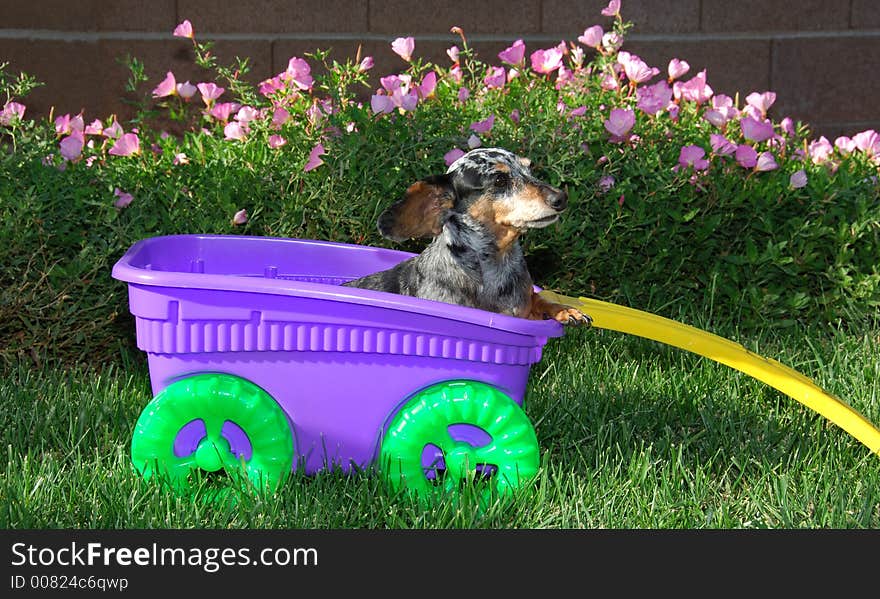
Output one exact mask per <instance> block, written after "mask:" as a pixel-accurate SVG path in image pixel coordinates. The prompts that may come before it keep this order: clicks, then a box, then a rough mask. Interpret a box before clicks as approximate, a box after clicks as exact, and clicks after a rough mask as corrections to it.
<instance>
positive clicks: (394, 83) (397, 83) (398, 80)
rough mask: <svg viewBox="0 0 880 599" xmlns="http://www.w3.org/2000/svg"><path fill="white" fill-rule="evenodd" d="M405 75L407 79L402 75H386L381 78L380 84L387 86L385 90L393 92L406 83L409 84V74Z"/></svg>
mask: <svg viewBox="0 0 880 599" xmlns="http://www.w3.org/2000/svg"><path fill="white" fill-rule="evenodd" d="M405 77H406V79H404V78H402V77H401V76H400V75H386V76H385V77H381V78H380V79H379V84H380V85H381V86H382V87H383V88H385V91H388V92H393V91H394V90H396V89H397V88H399V87H402V86H403V85H404V83H406V84H409V75H405Z"/></svg>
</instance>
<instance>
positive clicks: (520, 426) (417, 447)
mask: <svg viewBox="0 0 880 599" xmlns="http://www.w3.org/2000/svg"><path fill="white" fill-rule="evenodd" d="M380 459H381V465H382V471H383V473H384V475H385V477H386V478H387V480H388V481H389V482H390V484H391V486H392V487H393V488H394V489H395V490H399V489H401V488H404V487H405V488H407V489H410V490H412V491H415V492H416V493H418V494H420V495H422V496H426V495H427V494H429V493H430V492H431V490H432V489H434V488H436V487H438V486H442V487H443V488H445V489H446V490H454V489H457V488H459V487H460V486H461V484H462V483H468V482H474V481H477V480H484V481H486V482H488V483H489V484H490V485H491V486H493V487H494V488H495V490H497V491H498V493H499V494H506V493H509V492H510V491H512V490H514V489H516V488H518V487H520V486H522V485H523V484H525V483H526V482H528V481H530V480H532V478H533V477H534V476H535V475H536V474H537V472H538V467H539V465H540V449H539V447H538V440H537V437H536V436H535V431H534V428H533V427H532V424H531V422H530V421H529V419H528V417H527V416H526V414H525V412H523V410H522V408H520V407H519V406H518V405H517V404H516V402H514V401H513V400H512V399H511V398H510V397H508V396H507V395H505V394H504V393H502V392H501V391H499V390H498V389H496V388H495V387H492V386H490V385H487V384H485V383H480V382H477V381H448V382H444V383H439V384H436V385H433V386H431V387H428V388H427V389H424V390H423V391H421V392H419V393H417V394H416V395H415V396H414V397H413V398H412V399H410V400H409V401H408V402H407V403H406V404H405V405H404V406H403V407H402V408H401V409H400V411H399V412H398V413H397V414H396V415H395V417H394V418H393V420H392V421H391V424H390V425H389V427H388V430H387V432H386V434H385V437H384V439H383V441H382V445H381V451H380Z"/></svg>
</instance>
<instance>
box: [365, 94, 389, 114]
mask: <svg viewBox="0 0 880 599" xmlns="http://www.w3.org/2000/svg"><path fill="white" fill-rule="evenodd" d="M370 108H371V109H372V110H373V114H388V113H389V112H391V111H392V110H394V100H392V99H391V98H390V97H389V96H384V95H382V96H380V95H374V96H373V97H371V98H370Z"/></svg>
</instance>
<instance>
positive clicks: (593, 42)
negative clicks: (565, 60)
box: [578, 25, 605, 49]
mask: <svg viewBox="0 0 880 599" xmlns="http://www.w3.org/2000/svg"><path fill="white" fill-rule="evenodd" d="M603 35H605V32H604V31H602V26H601V25H593V26H592V27H587V28H586V29H584V34H583V35H581V36H578V41H579V42H580V43H582V44H583V45H585V46H587V47H588V48H596V49H598V48H599V46H601V45H602V36H603Z"/></svg>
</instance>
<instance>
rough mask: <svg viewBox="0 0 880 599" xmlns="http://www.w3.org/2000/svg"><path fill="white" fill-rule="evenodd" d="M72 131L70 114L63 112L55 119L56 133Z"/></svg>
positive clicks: (62, 133)
mask: <svg viewBox="0 0 880 599" xmlns="http://www.w3.org/2000/svg"><path fill="white" fill-rule="evenodd" d="M69 133H70V114H69V113H68V114H63V115H61V116H59V117H57V118H56V119H55V135H67V134H69Z"/></svg>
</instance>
